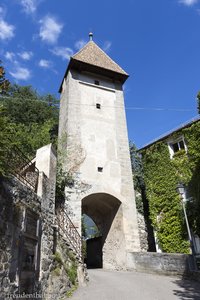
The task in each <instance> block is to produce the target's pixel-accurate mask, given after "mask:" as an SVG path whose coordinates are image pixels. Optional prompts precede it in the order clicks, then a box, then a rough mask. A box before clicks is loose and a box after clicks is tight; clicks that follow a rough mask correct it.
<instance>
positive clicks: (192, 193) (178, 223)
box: [141, 122, 200, 253]
mask: <svg viewBox="0 0 200 300" xmlns="http://www.w3.org/2000/svg"><path fill="white" fill-rule="evenodd" d="M182 135H183V136H184V139H185V142H186V145H187V152H186V151H184V150H180V151H178V152H177V153H175V155H174V156H173V159H171V158H170V154H169V149H168V145H167V141H166V140H163V141H159V142H157V143H154V144H152V145H151V146H150V147H148V148H146V149H143V150H141V154H142V161H143V168H144V180H145V184H146V192H147V198H148V201H149V210H150V218H151V221H152V224H153V227H154V229H155V230H156V233H157V238H158V240H159V245H160V247H161V249H162V250H163V251H164V252H168V253H188V252H189V243H188V237H187V230H186V225H185V220H184V216H183V211H182V206H181V201H180V196H179V195H178V193H177V192H176V187H177V184H178V183H179V182H183V183H184V184H185V185H186V186H187V192H188V195H189V197H192V199H193V201H192V202H191V203H188V205H187V212H188V216H189V222H190V226H191V227H192V230H193V232H194V233H196V234H198V235H199V236H200V214H199V213H198V212H199V211H200V196H199V195H200V172H199V171H200V122H196V123H193V125H191V126H190V127H187V128H183V129H182V130H179V131H178V132H176V133H174V134H173V135H172V136H171V137H170V138H172V139H176V138H177V137H180V136H182Z"/></svg>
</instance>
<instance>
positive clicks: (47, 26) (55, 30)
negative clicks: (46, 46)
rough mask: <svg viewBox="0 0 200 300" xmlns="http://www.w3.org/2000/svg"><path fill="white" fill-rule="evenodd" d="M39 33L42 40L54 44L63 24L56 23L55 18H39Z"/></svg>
mask: <svg viewBox="0 0 200 300" xmlns="http://www.w3.org/2000/svg"><path fill="white" fill-rule="evenodd" d="M40 24H41V27H40V33H39V36H40V38H41V39H42V41H44V42H47V43H50V44H54V43H56V42H57V39H58V37H59V35H60V33H61V31H62V28H63V25H62V24H60V23H58V22H57V21H56V20H55V18H53V17H49V16H46V17H45V18H44V19H42V20H40Z"/></svg>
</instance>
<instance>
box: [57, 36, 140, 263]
mask: <svg viewBox="0 0 200 300" xmlns="http://www.w3.org/2000/svg"><path fill="white" fill-rule="evenodd" d="M90 48H91V49H90ZM89 49H90V50H91V53H90V50H89ZM97 49H98V50H97ZM88 50H89V53H88ZM79 54H80V57H79ZM95 55H96V56H95ZM90 58H91V60H92V62H90ZM81 59H84V61H81ZM104 59H105V61H108V63H109V62H110V61H111V59H110V58H109V59H108V57H107V56H106V54H105V53H103V51H102V50H101V49H99V48H98V46H97V45H96V44H95V43H93V42H89V43H88V45H86V46H85V48H83V49H82V50H81V51H80V52H79V53H78V54H77V56H76V55H75V56H73V57H72V59H71V61H70V63H69V67H68V69H67V72H66V75H65V78H64V80H63V82H62V87H61V104H60V121H59V138H60V149H61V153H62V155H61V157H60V159H61V161H62V163H63V168H64V170H66V171H68V172H70V173H72V174H73V176H74V177H75V178H78V179H77V180H79V182H80V183H85V185H86V186H88V187H89V188H88V189H86V190H84V191H82V190H81V189H80V188H79V185H77V187H75V186H74V187H73V188H71V189H70V190H69V189H68V188H66V198H67V208H68V209H69V211H70V213H71V215H72V220H73V223H74V224H75V225H76V226H77V227H78V230H79V232H80V233H81V214H82V213H85V214H87V215H88V216H89V217H91V218H92V219H93V220H94V222H95V223H96V224H97V226H98V227H99V229H100V231H101V232H102V236H103V238H102V241H103V245H102V252H103V253H102V255H103V267H104V268H107V269H120V268H121V269H125V268H126V265H127V264H126V261H127V257H128V255H129V253H130V252H132V251H140V242H139V233H138V224H137V213H136V207H135V194H134V189H133V180H132V172H131V163H130V154H129V143H128V136H127V127H126V117H125V110H124V96H123V87H122V85H123V82H124V81H125V79H126V78H127V77H128V75H127V74H126V73H125V72H122V69H121V68H120V67H119V66H117V64H115V63H114V62H112V64H111V65H112V66H115V67H116V69H117V70H118V71H119V73H120V72H122V73H121V74H119V73H117V72H116V73H115V71H114V70H113V69H112V67H111V69H112V70H111V71H110V69H109V66H108V65H106V63H105V61H104ZM88 60H89V62H88ZM94 61H95V62H96V63H94ZM93 64H94V65H93ZM96 64H98V66H99V67H97V66H96ZM101 66H104V67H105V68H108V69H109V70H106V71H105V69H104V68H103V69H102V68H101ZM114 69H115V68H114ZM116 69H115V70H116ZM120 70H121V71H120ZM105 73H106V74H105ZM65 137H67V141H65V140H64V139H65ZM63 140H64V141H63Z"/></svg>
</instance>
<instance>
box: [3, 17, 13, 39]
mask: <svg viewBox="0 0 200 300" xmlns="http://www.w3.org/2000/svg"><path fill="white" fill-rule="evenodd" d="M14 30H15V27H14V26H13V25H11V24H8V23H7V22H5V21H4V20H3V19H2V18H0V39H1V40H9V39H11V38H12V37H14Z"/></svg>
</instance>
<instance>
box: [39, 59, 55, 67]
mask: <svg viewBox="0 0 200 300" xmlns="http://www.w3.org/2000/svg"><path fill="white" fill-rule="evenodd" d="M38 65H39V66H40V67H41V68H45V69H48V68H51V67H52V62H51V61H50V60H46V59H41V60H40V61H39V63H38Z"/></svg>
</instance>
